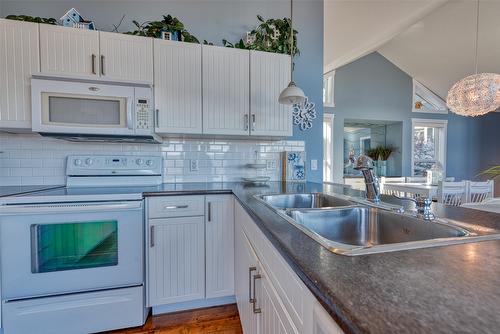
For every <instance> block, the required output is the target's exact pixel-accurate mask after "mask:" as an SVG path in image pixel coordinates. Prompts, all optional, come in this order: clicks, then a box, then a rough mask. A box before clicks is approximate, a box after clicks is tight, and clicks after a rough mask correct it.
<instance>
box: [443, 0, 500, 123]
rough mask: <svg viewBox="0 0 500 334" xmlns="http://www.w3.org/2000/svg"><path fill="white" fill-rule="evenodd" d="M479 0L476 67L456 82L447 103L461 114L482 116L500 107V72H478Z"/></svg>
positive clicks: (449, 93) (456, 112)
mask: <svg viewBox="0 0 500 334" xmlns="http://www.w3.org/2000/svg"><path fill="white" fill-rule="evenodd" d="M478 44H479V0H477V9H476V40H475V59H474V64H475V69H476V74H474V75H470V76H468V77H465V78H463V79H461V80H459V81H458V82H457V83H455V84H454V85H453V86H452V87H451V89H450V90H449V92H448V96H447V97H446V105H447V106H448V108H450V110H451V111H452V112H454V113H455V114H458V115H461V116H481V115H484V114H487V113H489V112H492V111H495V110H497V109H498V108H500V74H496V73H478V71H477V68H478V56H477V55H478Z"/></svg>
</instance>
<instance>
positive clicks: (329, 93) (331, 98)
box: [323, 71, 335, 108]
mask: <svg viewBox="0 0 500 334" xmlns="http://www.w3.org/2000/svg"><path fill="white" fill-rule="evenodd" d="M323 106H324V107H329V108H334V107H335V71H330V72H327V73H325V74H323Z"/></svg>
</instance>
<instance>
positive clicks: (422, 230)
mask: <svg viewBox="0 0 500 334" xmlns="http://www.w3.org/2000/svg"><path fill="white" fill-rule="evenodd" d="M288 215H289V216H290V217H291V218H292V219H294V220H295V221H296V222H297V224H300V225H301V226H303V227H305V228H307V229H309V230H311V231H312V232H314V233H317V234H318V235H320V236H321V237H323V238H325V239H327V240H332V241H336V242H341V243H344V244H349V245H355V246H373V245H382V244H392V243H398V242H409V241H417V240H427V239H435V238H450V237H464V236H466V235H468V232H467V231H465V230H463V229H461V228H458V227H452V226H450V225H444V224H439V223H429V222H422V221H421V220H420V219H418V218H416V217H409V216H404V215H400V214H394V213H391V212H387V211H381V210H377V209H371V208H364V207H355V208H346V209H338V210H328V211H318V210H315V211H297V210H293V211H289V212H288Z"/></svg>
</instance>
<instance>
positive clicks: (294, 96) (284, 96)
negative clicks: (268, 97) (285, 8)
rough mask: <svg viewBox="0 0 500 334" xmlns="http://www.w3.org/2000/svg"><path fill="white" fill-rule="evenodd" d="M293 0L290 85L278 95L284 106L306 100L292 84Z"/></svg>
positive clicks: (302, 93)
mask: <svg viewBox="0 0 500 334" xmlns="http://www.w3.org/2000/svg"><path fill="white" fill-rule="evenodd" d="M293 42H294V38H293V0H290V83H289V84H288V87H286V88H285V89H284V90H283V91H282V92H281V94H280V96H279V98H278V102H279V103H281V104H286V105H294V104H298V103H302V102H304V101H305V99H306V95H305V94H304V91H303V90H302V89H300V87H298V86H297V85H296V84H295V82H293V54H294V44H293Z"/></svg>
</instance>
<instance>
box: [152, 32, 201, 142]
mask: <svg viewBox="0 0 500 334" xmlns="http://www.w3.org/2000/svg"><path fill="white" fill-rule="evenodd" d="M154 71H155V76H154V77H155V80H154V81H155V82H154V83H155V85H154V89H155V107H156V110H157V111H156V118H157V119H156V130H155V131H156V132H157V133H165V134H168V133H186V134H193V133H194V134H196V133H198V134H199V133H202V109H201V104H202V102H201V101H202V97H201V95H202V94H201V45H199V44H194V43H181V42H172V41H163V40H158V39H155V41H154Z"/></svg>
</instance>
